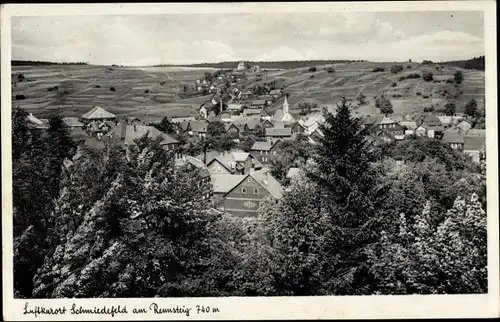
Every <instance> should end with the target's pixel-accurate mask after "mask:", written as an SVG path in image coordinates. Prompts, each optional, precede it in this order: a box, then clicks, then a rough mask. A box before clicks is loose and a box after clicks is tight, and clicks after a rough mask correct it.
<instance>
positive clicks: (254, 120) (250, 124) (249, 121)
mask: <svg viewBox="0 0 500 322" xmlns="http://www.w3.org/2000/svg"><path fill="white" fill-rule="evenodd" d="M246 125H247V127H248V129H249V130H253V129H255V127H257V125H260V119H259V118H248V119H247V120H246Z"/></svg>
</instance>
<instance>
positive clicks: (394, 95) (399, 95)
mask: <svg viewBox="0 0 500 322" xmlns="http://www.w3.org/2000/svg"><path fill="white" fill-rule="evenodd" d="M402 96H403V95H401V94H393V95H392V97H402Z"/></svg>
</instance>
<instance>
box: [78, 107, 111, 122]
mask: <svg viewBox="0 0 500 322" xmlns="http://www.w3.org/2000/svg"><path fill="white" fill-rule="evenodd" d="M115 117H116V115H114V114H112V113H110V112H108V111H106V110H105V109H103V108H102V107H100V106H96V107H94V108H93V109H91V110H90V111H88V112H87V113H85V114H83V116H82V118H84V119H87V120H96V119H112V118H115Z"/></svg>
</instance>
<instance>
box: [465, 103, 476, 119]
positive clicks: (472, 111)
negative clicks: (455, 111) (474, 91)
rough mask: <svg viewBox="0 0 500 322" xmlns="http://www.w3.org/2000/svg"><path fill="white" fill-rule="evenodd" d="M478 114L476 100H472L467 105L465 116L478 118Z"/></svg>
mask: <svg viewBox="0 0 500 322" xmlns="http://www.w3.org/2000/svg"><path fill="white" fill-rule="evenodd" d="M476 112H477V103H476V100H470V101H469V102H468V103H467V104H466V105H465V114H467V115H469V116H472V117H474V116H476Z"/></svg>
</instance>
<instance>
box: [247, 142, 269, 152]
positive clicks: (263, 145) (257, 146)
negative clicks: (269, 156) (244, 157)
mask: <svg viewBox="0 0 500 322" xmlns="http://www.w3.org/2000/svg"><path fill="white" fill-rule="evenodd" d="M272 147H273V145H271V144H269V142H267V141H266V142H262V141H256V142H255V143H254V144H253V145H252V147H251V148H250V150H252V151H269V150H271V148H272Z"/></svg>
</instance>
